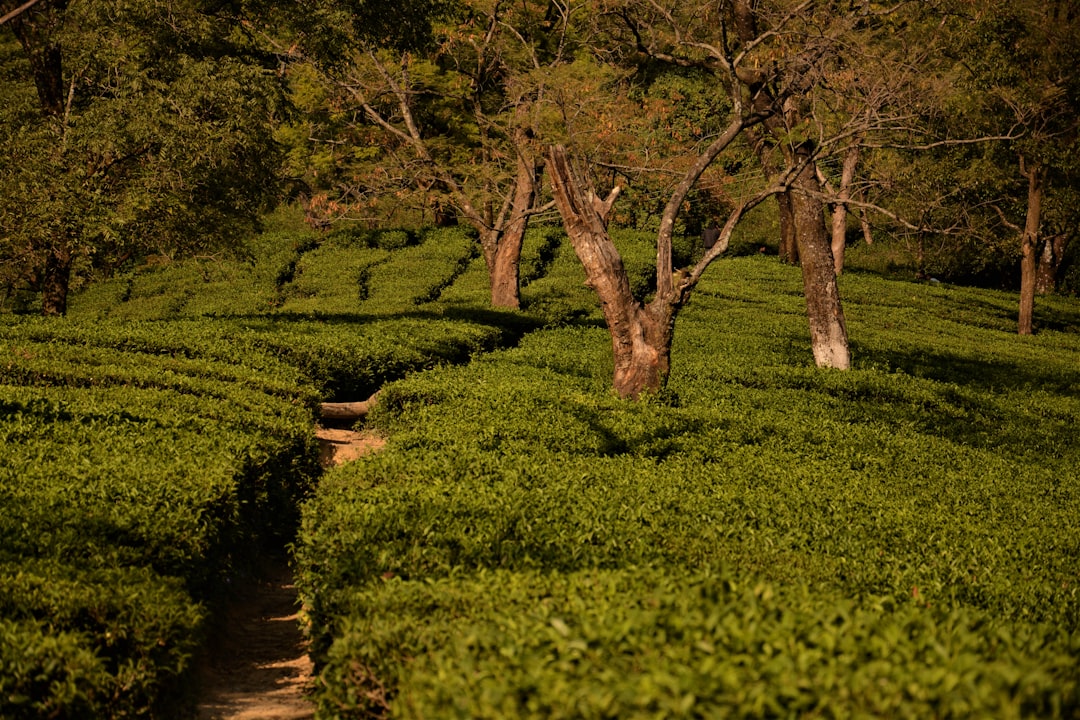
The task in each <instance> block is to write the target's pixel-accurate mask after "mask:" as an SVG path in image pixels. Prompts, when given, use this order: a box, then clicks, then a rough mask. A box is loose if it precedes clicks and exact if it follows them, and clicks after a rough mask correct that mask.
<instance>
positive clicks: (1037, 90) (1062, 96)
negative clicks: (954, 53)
mask: <svg viewBox="0 0 1080 720" xmlns="http://www.w3.org/2000/svg"><path fill="white" fill-rule="evenodd" d="M969 12H970V13H971V18H972V22H971V23H969V24H968V25H967V26H966V27H965V28H964V30H965V33H964V36H963V37H964V38H965V40H966V42H965V44H964V49H965V51H966V53H965V60H966V62H967V65H968V67H969V68H970V69H971V72H972V84H973V85H974V86H975V87H976V88H978V89H980V90H982V91H984V92H986V93H988V94H989V95H990V96H991V98H992V99H993V100H994V101H996V102H995V103H992V104H991V105H990V107H991V108H993V107H994V105H996V109H997V113H996V116H997V118H998V122H1000V123H1001V124H1008V125H1011V126H1012V127H1013V128H1016V129H1017V130H1018V131H1019V133H1020V137H1019V138H1018V139H1017V140H1015V141H1013V142H1011V143H1010V144H1009V148H1010V149H1011V152H1012V154H1013V157H1014V161H1013V167H1014V168H1016V170H1015V172H1016V175H1015V177H1017V178H1018V180H1019V182H1018V183H1017V185H1016V196H1018V198H1019V199H1020V201H1019V202H1018V203H1016V204H1018V205H1020V206H1021V207H1023V221H1022V222H1019V223H1013V222H1011V221H1010V220H1009V219H1008V212H1007V211H1006V210H1003V209H999V212H1000V217H1001V220H1002V222H1003V224H1004V225H1005V226H1006V227H1008V228H1012V229H1014V230H1016V231H1018V234H1019V246H1020V247H1019V255H1020V308H1019V313H1018V322H1017V329H1018V332H1019V333H1020V334H1021V335H1030V334H1031V333H1032V331H1033V318H1034V306H1035V295H1036V290H1037V285H1038V282H1039V275H1040V272H1039V262H1040V258H1045V260H1044V268H1043V271H1042V273H1041V274H1042V275H1043V278H1044V280H1043V283H1044V285H1050V284H1052V282H1051V280H1050V278H1052V277H1053V276H1054V275H1056V265H1057V263H1059V262H1060V258H1061V256H1062V255H1063V253H1064V247H1063V245H1064V242H1065V240H1066V239H1067V235H1064V234H1061V233H1050V234H1046V233H1044V232H1043V225H1044V214H1043V213H1044V208H1046V207H1047V205H1048V202H1047V201H1048V198H1049V197H1050V196H1051V195H1053V194H1054V192H1055V186H1056V187H1057V188H1060V191H1067V189H1068V186H1069V185H1071V184H1072V183H1075V177H1076V170H1077V169H1080V163H1078V161H1077V160H1076V149H1077V148H1078V147H1080V145H1078V137H1080V78H1078V77H1077V74H1076V72H1075V70H1074V69H1075V67H1076V66H1077V64H1078V63H1080V8H1078V7H1077V6H1076V4H1075V3H1073V2H1067V1H1066V0H1051V1H1050V2H1034V1H1021V2H1013V3H1008V4H1003V3H997V2H989V0H982V1H981V2H976V3H974V4H972V5H971V8H970V10H969ZM1057 209H1058V210H1061V209H1063V208H1061V206H1060V205H1058V206H1057ZM1071 224H1072V223H1068V222H1061V221H1060V220H1059V226H1060V225H1071Z"/></svg>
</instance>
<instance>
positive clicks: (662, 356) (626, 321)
mask: <svg viewBox="0 0 1080 720" xmlns="http://www.w3.org/2000/svg"><path fill="white" fill-rule="evenodd" d="M549 166H550V173H551V185H552V190H553V192H554V195H555V204H556V206H557V207H558V209H559V213H560V215H562V218H563V222H564V223H565V225H566V233H567V235H568V236H569V238H570V242H571V244H573V246H574V251H575V252H576V253H577V256H578V258H579V259H580V260H581V264H582V265H583V266H584V268H585V277H586V284H587V285H588V286H589V287H590V288H592V289H593V290H594V291H595V292H596V294H597V296H598V297H599V299H600V305H601V308H602V310H603V313H604V320H605V321H606V323H607V326H608V331H609V332H610V333H611V344H612V351H613V354H614V360H615V372H614V376H613V381H612V384H613V386H614V388H615V391H616V392H617V393H618V394H619V396H620V397H623V398H637V397H639V396H640V395H641V394H642V393H643V392H649V391H653V392H655V391H657V390H660V389H661V388H662V387H663V385H664V382H665V381H666V379H667V376H668V373H669V371H670V367H671V339H672V333H673V328H674V312H673V310H672V309H671V308H669V307H667V306H666V305H663V304H661V305H657V306H650V307H648V308H645V307H642V305H641V304H640V303H639V302H638V301H637V300H635V299H634V295H633V293H632V292H631V290H630V280H629V278H628V277H627V275H626V268H625V267H624V266H623V262H622V258H621V257H620V256H619V252H618V250H617V249H616V248H615V244H614V243H613V242H612V241H611V237H610V236H609V235H608V231H607V227H606V223H605V221H604V218H603V217H601V215H600V213H599V212H598V211H597V209H596V206H595V205H594V204H593V202H592V198H593V197H594V195H593V193H591V192H589V191H588V190H587V189H586V188H585V187H584V183H583V181H582V180H581V179H580V178H579V177H578V175H577V173H575V172H574V169H573V167H572V165H571V163H570V159H569V156H568V154H567V152H566V149H565V148H564V147H562V146H554V147H552V148H551V149H550V150H549Z"/></svg>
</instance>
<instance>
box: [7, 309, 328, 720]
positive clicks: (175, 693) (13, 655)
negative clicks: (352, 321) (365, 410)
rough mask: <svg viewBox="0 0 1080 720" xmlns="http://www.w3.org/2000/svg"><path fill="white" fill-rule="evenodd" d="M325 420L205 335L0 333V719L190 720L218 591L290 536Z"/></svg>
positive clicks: (268, 369) (302, 394)
mask: <svg viewBox="0 0 1080 720" xmlns="http://www.w3.org/2000/svg"><path fill="white" fill-rule="evenodd" d="M316 400H317V395H316V393H315V390H314V388H313V387H311V386H310V385H307V384H305V382H304V381H303V379H302V377H301V375H300V374H299V373H298V371H297V370H296V369H295V368H293V367H290V366H289V365H287V364H284V363H282V362H280V361H278V360H276V359H274V358H273V357H271V356H270V355H269V354H267V353H262V352H259V351H257V350H256V349H255V348H254V347H253V346H251V345H247V346H245V345H244V343H242V342H240V341H236V342H233V341H230V340H229V339H228V335H227V334H226V333H224V332H222V330H221V329H215V328H214V327H213V326H211V325H210V324H208V323H206V322H183V323H176V324H168V323H143V324H128V323H125V324H119V323H108V322H98V323H95V324H93V325H91V324H89V323H77V322H71V321H54V322H46V321H42V320H22V321H14V320H12V319H8V320H5V321H4V322H3V323H0V410H2V411H0V447H3V462H2V463H0V618H3V621H2V623H0V715H2V716H3V717H11V718H39V717H129V716H130V717H135V716H146V715H154V714H157V713H158V712H160V711H163V710H165V709H166V708H171V707H173V706H176V705H177V704H178V703H180V702H181V698H182V697H183V694H182V690H183V684H184V681H185V680H186V678H187V675H188V673H189V671H190V668H191V660H192V656H193V654H194V653H195V652H196V651H197V649H198V648H199V646H200V644H201V642H202V634H203V632H204V627H205V619H206V617H207V613H208V611H209V610H208V609H209V608H211V607H212V606H213V605H214V604H215V603H216V602H217V601H218V600H220V599H221V598H222V597H223V586H224V584H225V583H226V581H227V580H228V579H229V578H230V577H231V576H233V575H234V574H235V573H236V572H238V571H239V570H240V569H241V568H242V567H243V564H244V562H245V559H246V557H247V555H248V554H250V553H251V552H253V550H254V548H255V547H258V546H262V545H279V546H280V545H282V544H283V543H284V541H285V539H286V538H288V537H289V536H291V529H290V528H291V527H294V526H295V523H296V521H297V518H296V503H297V502H298V499H299V498H300V497H301V496H303V495H305V494H306V493H308V492H310V489H311V485H312V482H313V480H314V478H315V475H316V473H317V471H318V468H317V452H316V448H315V443H314V438H313V436H312V430H311V425H312V414H313V406H314V404H315V402H316Z"/></svg>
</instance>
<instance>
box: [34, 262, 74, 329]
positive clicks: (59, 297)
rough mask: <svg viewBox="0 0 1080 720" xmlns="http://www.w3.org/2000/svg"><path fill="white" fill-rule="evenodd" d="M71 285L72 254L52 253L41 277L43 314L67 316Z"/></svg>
mask: <svg viewBox="0 0 1080 720" xmlns="http://www.w3.org/2000/svg"><path fill="white" fill-rule="evenodd" d="M70 285H71V254H70V253H68V252H67V251H66V250H62V251H55V252H50V253H49V255H48V257H46V258H45V267H44V268H43V270H42V276H41V314H42V315H47V316H58V315H66V314H67V298H68V288H69V287H70Z"/></svg>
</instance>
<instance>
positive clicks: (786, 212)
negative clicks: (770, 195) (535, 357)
mask: <svg viewBox="0 0 1080 720" xmlns="http://www.w3.org/2000/svg"><path fill="white" fill-rule="evenodd" d="M776 206H777V210H779V212H780V261H781V262H785V263H789V264H791V265H798V264H799V243H798V241H797V239H796V237H795V209H794V206H793V205H792V201H791V193H790V192H782V193H778V194H777V196H776Z"/></svg>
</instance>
